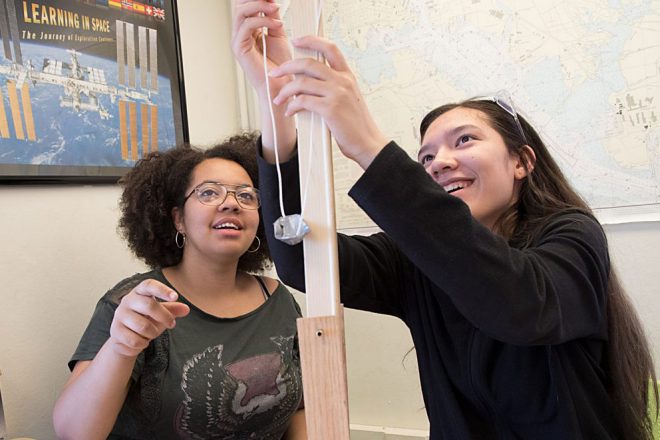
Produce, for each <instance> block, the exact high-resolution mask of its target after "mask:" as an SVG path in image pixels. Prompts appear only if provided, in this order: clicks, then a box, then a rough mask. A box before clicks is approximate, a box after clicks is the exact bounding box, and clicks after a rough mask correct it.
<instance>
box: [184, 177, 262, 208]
mask: <svg viewBox="0 0 660 440" xmlns="http://www.w3.org/2000/svg"><path fill="white" fill-rule="evenodd" d="M230 193H231V194H232V195H233V196H234V198H235V199H236V202H237V203H238V205H239V206H240V207H241V208H243V209H258V208H259V206H260V205H261V201H260V198H259V190H258V189H256V188H253V187H251V186H250V185H230V184H226V183H220V182H202V183H200V184H199V185H197V186H196V187H195V188H193V190H192V191H190V194H188V195H187V196H186V198H185V199H183V203H186V201H187V200H188V199H189V198H190V196H192V195H193V194H195V195H196V197H197V200H199V202H200V203H201V204H203V205H209V206H219V205H222V204H223V203H224V202H225V200H227V196H228V195H229V194H230Z"/></svg>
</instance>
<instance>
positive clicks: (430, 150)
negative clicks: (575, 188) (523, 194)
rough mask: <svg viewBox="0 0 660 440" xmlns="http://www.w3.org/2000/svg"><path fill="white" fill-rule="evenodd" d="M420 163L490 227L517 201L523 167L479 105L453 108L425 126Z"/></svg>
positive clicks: (523, 172)
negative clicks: (476, 106)
mask: <svg viewBox="0 0 660 440" xmlns="http://www.w3.org/2000/svg"><path fill="white" fill-rule="evenodd" d="M418 160H419V162H420V163H421V164H422V165H423V166H424V168H425V169H426V171H427V172H428V173H429V174H430V175H431V176H432V177H433V179H434V180H435V181H436V182H437V183H438V184H439V185H441V186H442V187H443V188H444V189H445V191H447V192H448V193H450V194H451V195H453V196H455V197H458V198H460V199H461V200H463V201H464V202H465V203H466V204H467V205H468V206H469V207H470V212H471V213H472V216H473V217H474V218H476V219H477V220H478V221H479V222H480V223H481V224H483V225H484V226H486V227H487V228H489V229H491V230H493V229H494V226H495V224H496V222H497V220H498V219H499V218H500V216H501V215H502V214H503V213H504V212H505V211H506V210H507V209H508V208H509V207H511V206H512V205H513V204H514V203H515V202H516V200H517V197H518V191H519V184H520V181H521V180H522V179H524V178H525V176H527V170H526V169H525V167H524V166H523V164H522V162H521V160H520V158H519V157H515V156H512V155H511V154H510V153H509V151H508V149H507V147H506V144H505V143H504V140H503V138H502V136H501V135H500V134H499V133H498V132H497V131H496V130H495V129H493V128H492V127H491V125H490V124H489V122H488V118H487V117H486V115H485V114H484V113H482V112H481V111H479V110H475V109H470V108H464V107H456V108H454V109H452V110H449V111H447V112H446V113H444V114H442V115H440V116H439V117H438V118H437V119H435V120H434V121H433V122H432V123H431V125H429V127H428V129H427V131H426V133H425V134H424V138H423V139H422V147H421V149H420V151H419V155H418Z"/></svg>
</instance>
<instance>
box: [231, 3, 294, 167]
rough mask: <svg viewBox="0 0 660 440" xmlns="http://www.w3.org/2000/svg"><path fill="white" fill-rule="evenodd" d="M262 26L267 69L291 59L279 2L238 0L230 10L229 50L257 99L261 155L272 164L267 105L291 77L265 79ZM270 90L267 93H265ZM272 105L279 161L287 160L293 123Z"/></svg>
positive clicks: (272, 153) (272, 140) (273, 142)
mask: <svg viewBox="0 0 660 440" xmlns="http://www.w3.org/2000/svg"><path fill="white" fill-rule="evenodd" d="M264 28H266V29H268V31H267V33H266V36H265V40H266V55H267V60H266V66H267V70H269V71H270V70H272V69H273V68H276V67H278V66H279V65H281V64H283V63H285V62H286V61H289V60H291V51H290V49H289V41H288V39H287V37H286V33H285V32H284V26H283V23H282V21H281V19H280V15H279V5H277V4H276V3H275V2H274V1H273V0H270V1H266V0H258V1H248V0H237V1H236V4H235V7H234V11H233V26H232V50H233V52H234V56H235V58H236V61H238V63H239V64H240V66H241V68H242V69H243V72H245V76H246V77H247V80H248V82H249V83H250V84H251V85H252V87H253V88H254V90H255V92H256V94H257V97H258V100H259V114H260V118H261V125H262V128H261V133H262V142H263V145H264V152H263V153H264V158H265V159H266V160H267V161H268V162H269V163H275V150H274V147H275V136H274V131H273V124H272V121H271V110H270V107H271V104H272V98H273V97H274V96H276V95H277V94H278V93H279V92H280V90H281V89H282V87H283V86H284V85H285V84H287V83H288V82H289V81H290V80H291V77H290V76H287V75H284V76H282V77H280V78H268V77H267V76H266V74H265V71H264V47H263V30H264ZM267 83H268V84H267ZM267 85H269V87H267ZM269 89H270V95H269V94H268V90H269ZM272 107H273V116H274V120H275V126H276V131H277V145H278V147H279V156H280V161H286V160H288V159H289V158H290V157H291V155H292V154H293V152H294V151H295V144H296V127H295V122H294V120H293V118H290V117H287V116H285V115H284V108H283V107H281V106H279V107H278V106H275V105H273V106H272Z"/></svg>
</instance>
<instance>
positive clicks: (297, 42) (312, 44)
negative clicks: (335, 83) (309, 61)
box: [291, 35, 351, 72]
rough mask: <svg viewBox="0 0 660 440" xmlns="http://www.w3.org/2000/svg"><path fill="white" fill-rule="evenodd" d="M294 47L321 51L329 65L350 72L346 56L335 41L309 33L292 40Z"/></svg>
mask: <svg viewBox="0 0 660 440" xmlns="http://www.w3.org/2000/svg"><path fill="white" fill-rule="evenodd" d="M291 44H293V46H294V47H297V48H299V49H308V50H313V51H315V52H319V53H320V54H321V55H323V58H325V60H326V61H327V63H328V65H329V66H330V67H331V68H333V69H334V70H338V71H341V72H350V70H351V69H350V67H349V66H348V63H347V62H346V58H344V55H343V54H342V53H341V51H340V50H339V48H338V47H337V45H336V44H335V43H333V42H332V41H330V40H326V39H325V38H321V37H316V36H314V35H308V36H305V37H300V38H296V39H294V40H293V41H291Z"/></svg>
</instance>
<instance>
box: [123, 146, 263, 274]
mask: <svg viewBox="0 0 660 440" xmlns="http://www.w3.org/2000/svg"><path fill="white" fill-rule="evenodd" d="M256 140H257V133H244V134H239V135H235V136H232V137H230V138H229V139H227V140H225V141H224V142H222V143H220V144H218V145H215V146H213V147H211V148H209V149H202V148H199V147H195V146H191V145H189V144H184V145H181V146H178V147H175V148H172V149H170V150H167V151H165V152H152V153H150V154H148V155H147V156H145V157H144V158H142V159H140V160H139V161H138V162H137V163H136V164H135V167H134V168H132V169H131V170H130V171H129V172H128V173H127V174H126V175H124V176H123V177H122V178H121V179H120V181H119V184H120V185H121V186H122V188H123V193H122V195H121V199H120V201H119V207H120V209H121V217H120V219H119V226H118V231H119V233H120V235H121V236H122V237H124V238H125V239H126V241H127V242H128V247H129V248H130V249H131V251H133V253H134V254H135V255H136V256H137V257H138V258H140V259H142V260H143V261H144V262H145V263H147V265H149V266H150V267H152V268H156V267H168V266H174V265H176V264H178V263H179V262H180V261H181V258H182V256H183V250H182V249H179V248H178V247H177V246H176V243H175V242H174V236H175V235H176V232H177V230H176V227H175V225H174V220H173V218H172V209H173V208H175V207H177V208H179V209H181V210H183V205H184V202H185V200H184V199H185V197H186V189H187V188H188V186H189V185H190V179H191V176H192V173H193V170H194V169H195V167H196V166H197V165H198V164H200V163H201V162H202V161H204V160H206V159H213V158H220V159H226V160H230V161H232V162H236V163H237V164H238V165H240V166H241V167H243V168H244V169H245V171H247V173H248V175H249V176H250V179H252V182H253V183H254V186H255V187H258V186H259V181H258V180H259V173H258V170H257V159H256V154H255V142H256ZM259 217H260V222H259V227H258V228H257V237H258V238H259V240H260V241H261V245H260V247H259V249H258V250H257V251H256V252H252V253H250V252H246V253H244V254H243V255H242V256H241V257H240V258H239V260H238V270H239V271H243V272H260V271H263V270H264V269H265V268H267V267H268V266H269V265H270V253H269V251H268V243H267V241H266V235H265V233H264V228H263V221H262V219H263V217H262V216H261V212H260V216H259Z"/></svg>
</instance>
